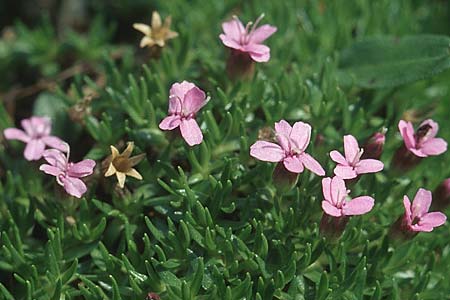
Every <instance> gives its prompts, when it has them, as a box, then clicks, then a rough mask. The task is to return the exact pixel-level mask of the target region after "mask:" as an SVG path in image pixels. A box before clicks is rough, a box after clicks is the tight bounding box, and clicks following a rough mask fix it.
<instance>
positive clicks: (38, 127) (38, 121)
mask: <svg viewBox="0 0 450 300" xmlns="http://www.w3.org/2000/svg"><path fill="white" fill-rule="evenodd" d="M29 120H30V126H31V128H32V130H33V132H34V133H35V134H36V135H38V136H46V135H49V134H50V131H51V130H52V122H51V121H50V119H49V118H47V117H31V118H30V119H29Z"/></svg>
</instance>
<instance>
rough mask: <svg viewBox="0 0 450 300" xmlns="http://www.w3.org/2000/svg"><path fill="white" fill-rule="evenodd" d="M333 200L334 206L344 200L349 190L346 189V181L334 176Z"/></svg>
mask: <svg viewBox="0 0 450 300" xmlns="http://www.w3.org/2000/svg"><path fill="white" fill-rule="evenodd" d="M330 187H331V200H332V203H333V204H335V205H336V204H337V203H339V202H340V201H341V199H342V198H344V197H346V196H347V194H348V193H347V188H346V187H345V181H344V180H342V178H339V177H337V176H334V177H333V178H331V185H330Z"/></svg>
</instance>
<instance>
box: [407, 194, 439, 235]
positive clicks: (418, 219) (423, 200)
mask: <svg viewBox="0 0 450 300" xmlns="http://www.w3.org/2000/svg"><path fill="white" fill-rule="evenodd" d="M431 198H432V197H431V192H430V191H427V190H425V189H422V188H421V189H419V190H418V191H417V194H416V196H415V197H414V200H413V203H412V206H411V202H410V201H409V198H408V196H406V195H405V196H404V197H403V205H404V206H405V215H404V216H403V222H402V228H405V229H406V230H409V231H416V232H417V231H426V232H430V231H432V230H433V228H434V227H438V226H441V225H442V224H444V223H445V221H446V220H447V217H446V216H445V215H444V214H443V213H441V212H431V213H429V212H428V210H429V209H430V205H431Z"/></svg>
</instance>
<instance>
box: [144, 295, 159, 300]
mask: <svg viewBox="0 0 450 300" xmlns="http://www.w3.org/2000/svg"><path fill="white" fill-rule="evenodd" d="M160 299H161V297H159V295H158V294H157V293H148V294H147V297H146V298H145V300H160Z"/></svg>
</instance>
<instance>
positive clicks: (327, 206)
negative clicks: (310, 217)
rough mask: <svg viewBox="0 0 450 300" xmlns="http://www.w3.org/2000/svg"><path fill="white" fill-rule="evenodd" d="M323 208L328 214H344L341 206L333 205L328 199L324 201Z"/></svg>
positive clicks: (334, 215)
mask: <svg viewBox="0 0 450 300" xmlns="http://www.w3.org/2000/svg"><path fill="white" fill-rule="evenodd" d="M322 209H323V211H324V212H325V213H326V214H327V215H330V216H333V217H340V216H342V211H341V210H340V209H339V208H337V207H336V206H333V205H332V204H331V203H329V202H328V201H322Z"/></svg>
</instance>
